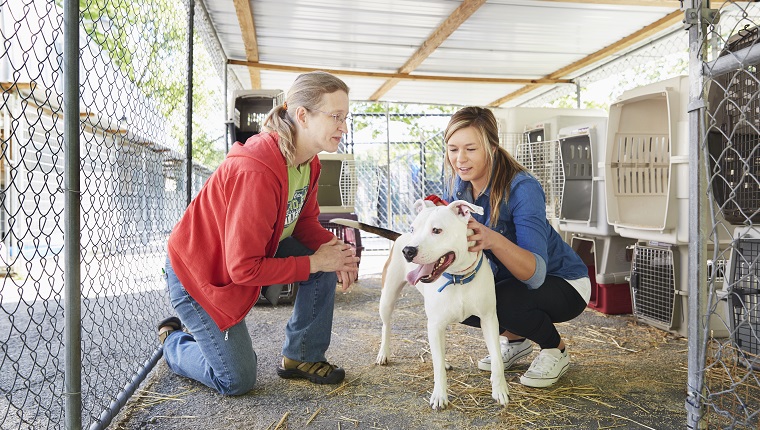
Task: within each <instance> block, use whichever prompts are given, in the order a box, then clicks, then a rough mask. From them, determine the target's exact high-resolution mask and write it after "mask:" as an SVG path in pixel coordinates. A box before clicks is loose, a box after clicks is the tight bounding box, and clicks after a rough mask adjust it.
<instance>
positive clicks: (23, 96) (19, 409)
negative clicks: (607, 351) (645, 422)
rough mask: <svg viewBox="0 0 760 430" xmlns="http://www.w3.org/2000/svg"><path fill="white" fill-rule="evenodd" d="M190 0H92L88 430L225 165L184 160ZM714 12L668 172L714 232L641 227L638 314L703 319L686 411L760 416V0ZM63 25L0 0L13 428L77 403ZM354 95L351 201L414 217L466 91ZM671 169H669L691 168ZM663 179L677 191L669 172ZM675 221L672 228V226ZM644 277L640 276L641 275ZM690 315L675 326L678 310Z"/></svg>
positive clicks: (0, 405) (7, 368) (134, 369)
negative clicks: (177, 235) (667, 234)
mask: <svg viewBox="0 0 760 430" xmlns="http://www.w3.org/2000/svg"><path fill="white" fill-rule="evenodd" d="M186 9H187V5H185V4H183V3H181V2H177V1H158V2H156V1H153V2H149V3H135V2H127V1H119V0H114V1H109V0H85V1H83V2H80V12H81V15H80V16H81V21H80V23H79V27H80V43H79V57H80V58H79V62H80V82H79V92H80V96H81V105H80V111H79V112H78V116H79V118H78V119H79V121H78V124H79V135H80V139H81V150H80V158H79V165H80V172H81V173H80V177H81V195H80V199H81V217H80V222H81V232H80V240H81V249H80V252H81V257H80V262H79V263H80V266H81V303H82V314H81V318H79V320H80V321H81V324H82V339H81V348H82V351H83V353H82V363H81V366H80V371H81V374H82V392H81V398H82V422H83V424H84V426H88V427H89V428H92V429H97V428H103V427H104V426H106V425H108V423H109V422H110V419H111V418H112V416H113V415H114V414H115V413H116V412H117V411H118V409H119V408H120V407H121V405H123V404H124V402H125V401H126V398H125V395H124V394H123V393H124V392H125V391H129V387H132V389H134V385H135V384H136V383H139V379H140V378H141V377H142V376H144V374H145V373H146V372H147V371H148V370H149V369H150V368H151V367H152V365H153V364H154V363H155V361H156V360H157V358H158V356H159V354H160V351H159V350H157V349H156V338H155V323H156V321H157V320H159V319H161V318H163V317H165V316H166V315H167V314H169V313H170V312H171V309H170V306H169V304H168V301H167V299H166V297H165V293H164V288H165V286H164V280H163V277H162V272H161V269H162V266H163V261H164V258H165V243H166V239H167V236H168V234H169V232H170V231H171V228H172V227H173V225H174V223H175V222H176V220H177V219H178V218H179V216H180V215H181V214H182V211H183V210H184V207H185V204H186V191H185V190H186V186H187V184H188V183H189V184H191V187H192V190H193V192H196V191H197V190H198V189H199V188H200V186H201V185H202V183H203V182H204V181H205V179H206V178H207V177H208V176H209V175H210V174H211V171H210V170H209V169H208V168H205V167H203V166H202V165H194V166H192V168H191V169H190V170H191V172H192V177H190V178H188V177H187V172H188V169H187V164H186V157H185V155H184V150H183V149H184V139H185V129H184V127H185V122H186V118H185V110H184V109H183V108H184V103H185V100H186V98H185V97H186V94H185V92H184V91H185V87H186V86H187V77H186V76H185V74H184V72H183V70H184V69H185V68H184V67H179V65H183V64H185V63H186V61H187V60H186V57H187V46H188V40H187V32H188V22H187V19H188V18H187V16H188V13H187V10H186ZM718 11H719V12H720V15H719V19H716V18H715V17H714V16H712V15H710V14H704V16H705V18H704V19H702V21H701V22H702V23H705V26H704V28H703V31H702V33H701V37H702V38H701V41H700V44H699V46H698V49H699V55H700V56H701V57H699V61H703V62H704V63H703V64H700V66H701V68H702V71H703V74H702V78H703V80H704V86H703V87H702V89H703V101H704V102H705V103H704V104H705V106H706V107H705V108H704V109H702V110H700V111H699V112H702V114H703V115H702V116H703V117H702V120H701V121H700V122H699V124H701V125H700V127H701V128H700V130H699V132H698V133H697V134H696V135H698V137H699V139H698V140H699V142H698V145H699V148H700V149H701V151H700V154H701V156H702V159H701V160H700V162H701V163H703V165H704V169H703V173H704V175H705V178H703V181H702V182H699V181H695V182H687V181H685V180H681V181H680V182H678V185H677V186H676V185H674V186H673V188H674V191H676V189H677V192H678V193H680V194H678V196H675V194H674V197H673V198H672V199H673V200H668V201H669V202H674V201H681V200H683V199H684V195H685V194H684V193H688V192H690V191H693V190H697V191H699V190H704V192H698V193H697V195H698V200H699V203H700V204H701V205H702V206H703V207H705V208H707V209H706V215H705V221H704V226H705V228H704V230H705V231H707V232H708V233H707V234H706V237H705V238H696V239H695V238H691V239H692V240H688V238H687V240H686V241H685V242H683V241H682V242H679V241H678V238H679V237H680V236H679V235H678V234H677V232H674V233H673V236H672V237H671V238H673V239H674V240H673V242H675V243H671V244H670V245H671V246H669V247H668V246H663V243H658V242H657V241H656V240H655V241H653V240H650V239H651V237H645V236H647V235H646V234H645V235H642V237H637V239H641V243H640V244H637V248H636V249H634V250H633V252H632V256H633V258H634V259H635V260H636V261H635V262H634V265H635V267H636V268H640V272H641V273H640V274H641V275H645V276H647V277H649V278H651V279H657V280H658V282H660V283H661V285H660V286H659V287H657V286H648V288H649V287H652V288H661V289H660V290H646V294H645V293H644V290H634V289H632V291H634V313H635V314H636V317H637V318H638V319H640V320H641V321H643V322H646V323H652V324H653V325H655V326H658V324H657V322H653V320H654V319H656V318H649V319H647V318H648V316H649V317H651V315H647V313H646V311H645V310H644V309H646V307H644V306H643V305H649V304H653V305H656V306H660V307H658V308H657V309H658V312H659V311H664V312H663V317H662V318H661V319H662V320H667V321H659V320H658V321H659V322H660V323H662V325H660V327H661V328H663V329H664V330H670V331H673V332H675V333H678V334H681V335H691V334H693V333H696V332H697V331H698V330H702V329H703V334H704V335H703V336H694V338H691V337H690V339H689V346H690V351H691V352H690V353H689V354H690V357H694V360H690V365H689V370H688V378H689V386H688V390H689V393H688V396H689V398H688V399H687V402H688V403H687V410H688V411H689V413H690V414H691V415H692V418H696V419H697V421H698V422H699V424H698V426H702V427H705V426H706V427H709V428H757V426H758V425H759V424H760V423H759V421H760V420H759V419H758V413H759V412H760V378H758V376H760V375H758V373H757V370H758V369H760V359H758V354H760V327H759V325H760V309H758V305H759V304H760V303H759V302H760V299H759V296H758V295H760V285H758V281H757V278H758V274H759V273H760V271H758V269H757V267H758V266H757V265H756V262H757V260H758V258H760V230H758V229H757V227H756V226H754V221H756V220H758V219H760V218H758V213H759V212H760V181H758V173H760V168H758V166H759V165H760V161H758V160H760V159H759V158H758V155H757V148H758V143H760V138H759V136H760V104H759V103H758V102H757V100H758V97H760V95H759V94H758V93H759V92H758V89H760V76H759V75H758V72H757V65H758V64H759V63H760V47H757V46H756V45H757V39H758V31H757V23H758V18H760V8H759V7H758V6H757V5H756V4H754V3H724V4H722V5H721V6H720V8H719V9H718ZM62 22H63V18H62V9H61V4H60V3H55V2H48V1H46V0H0V39H2V40H3V41H4V42H5V43H4V46H5V47H6V49H5V50H4V51H0V91H1V92H0V94H1V95H2V97H1V98H0V148H1V149H2V152H0V269H2V273H3V278H2V285H1V286H0V392H2V396H1V397H0V420H1V423H0V428H2V429H22V428H23V429H26V428H35V429H36V428H56V429H57V428H62V427H64V422H65V420H66V417H65V416H64V415H65V413H64V410H65V403H66V395H67V394H65V387H64V375H65V373H66V370H67V369H66V368H65V365H66V364H67V363H65V347H66V345H64V327H65V324H66V321H67V319H66V318H67V316H68V315H66V310H65V309H64V302H65V300H64V295H65V292H64V275H65V274H66V273H67V270H68V269H69V268H67V267H65V265H64V258H63V249H64V243H65V242H64V240H65V237H64V227H63V224H64V219H63V218H64V173H65V169H64V164H63V162H64V149H65V148H64V142H63V129H64V123H65V121H66V119H67V118H66V115H65V113H64V109H63V83H62V76H63V73H62V72H63V70H62V67H63V66H62V64H63V34H62V31H61V29H62V27H63V24H62ZM195 25H197V27H198V28H200V29H201V31H199V40H202V42H203V45H200V43H197V44H196V46H208V47H210V48H209V49H210V55H211V58H212V61H210V62H209V64H213V66H214V67H217V68H218V70H217V71H218V73H219V75H224V70H223V67H224V64H225V63H226V59H225V58H224V56H223V54H222V51H221V49H220V48H219V44H218V41H216V40H214V39H213V38H211V37H209V34H210V32H209V31H203V30H202V29H203V28H204V26H205V27H208V26H209V23H208V16H207V14H206V13H205V10H204V9H203V7H202V6H196V11H195ZM689 35H690V33H689V32H686V31H683V30H680V29H679V30H678V31H675V32H673V33H671V34H669V35H666V36H664V37H662V38H660V39H658V40H656V41H653V42H651V43H648V44H646V45H643V46H640V47H638V48H637V49H636V50H635V51H634V52H632V53H630V54H626V55H625V56H621V57H620V58H619V59H617V60H615V61H613V62H610V63H608V64H607V65H605V66H603V67H600V68H598V69H594V70H588V71H584V72H582V74H580V75H579V76H577V77H576V78H575V80H576V82H577V83H578V85H579V86H580V105H581V107H586V108H588V107H604V108H610V109H612V108H611V107H610V94H612V96H613V98H614V97H617V96H619V95H622V94H623V91H626V90H630V89H634V88H639V87H642V86H646V85H649V84H651V83H653V82H661V81H663V80H664V79H667V78H672V77H674V76H678V75H682V74H685V73H688V72H689V71H690V70H689V64H690V54H692V58H696V57H694V54H695V53H694V52H690V50H689V46H690V44H689V37H690V36H689ZM692 46H694V45H692ZM694 49H696V48H694ZM166 64H173V65H176V66H177V67H166ZM692 76H694V74H692ZM613 83H614V84H613ZM228 84H229V88H227V91H232V90H234V89H240V87H241V86H240V83H239V82H237V81H235V80H234V79H232V80H230V81H229V82H228ZM576 92H577V87H576V86H570V85H562V86H557V87H554V88H550V89H549V90H548V91H546V92H544V93H543V94H541V95H539V96H538V97H535V98H533V99H532V100H530V101H528V102H526V103H525V104H524V105H523V106H534V107H537V106H541V107H547V106H551V107H575V106H576V105H578V100H577V96H576ZM599 94H603V95H604V96H603V97H602V96H599ZM682 96H683V89H681V94H680V95H679V97H682ZM597 97H599V98H597ZM222 103H223V101H222V100H220V101H219V106H218V108H219V109H220V110H223V106H222ZM699 105H700V104H699V103H693V104H691V106H692V107H691V108H688V109H682V110H681V111H680V115H681V116H680V117H679V118H677V119H676V121H675V122H678V125H677V127H679V130H680V133H684V132H686V131H688V130H689V127H690V126H689V125H688V120H687V119H685V118H686V117H687V115H688V112H689V111H694V109H698V107H699ZM695 106H696V108H695ZM352 110H353V119H352V120H351V123H350V131H349V135H348V136H347V138H346V141H345V144H344V146H343V147H342V149H341V152H348V153H353V154H354V159H355V166H356V174H357V193H356V202H355V204H356V206H355V210H356V214H357V215H358V218H359V219H360V220H361V221H364V222H367V223H371V224H374V225H378V226H381V227H385V228H390V229H393V230H396V231H404V230H407V229H408V227H409V225H410V223H411V220H412V218H413V214H412V213H411V212H410V211H411V208H412V207H413V203H414V201H415V200H416V199H419V198H422V197H424V196H426V195H428V194H439V195H441V194H445V189H446V186H447V184H445V183H444V174H443V166H444V156H445V150H444V144H443V135H442V133H443V130H444V128H445V125H446V123H447V122H448V119H449V117H450V115H451V114H452V113H453V112H454V111H455V110H456V107H450V106H435V107H433V106H423V105H397V104H390V103H387V104H385V105H384V107H383V109H382V112H379V113H378V110H377V108H376V106H374V107H373V106H369V105H368V104H362V103H354V104H352ZM69 118H70V117H69ZM222 126H223V125H222ZM681 138H682V139H683V135H681ZM502 140H503V142H502V144H503V145H504V146H505V147H506V148H507V149H508V150H510V152H512V153H513V154H517V155H518V156H519V157H520V158H521V161H523V160H525V161H523V162H524V163H526V164H527V163H534V164H535V163H536V162H537V160H536V159H535V158H531V157H532V156H531V155H530V153H525V154H521V153H520V150H521V149H526V150H527V149H528V146H522V147H521V146H520V145H521V144H522V143H523V142H522V140H521V138H520V136H519V135H515V134H514V133H505V134H504V135H502ZM674 145H675V143H674ZM687 147H688V148H693V147H696V145H693V146H692V145H687ZM687 152H688V151H687ZM667 157H669V158H668V159H667V162H668V163H669V165H671V166H676V165H677V164H679V163H680V165H681V166H683V165H684V160H685V158H684V157H686V153H678V154H675V153H673V154H668V155H667ZM648 160H649V161H648V162H649V163H650V164H657V163H659V162H660V161H663V160H659V159H658V160H657V162H653V161H655V160H654V159H651V158H650V159H648ZM615 163H617V164H616V166H615V169H617V170H616V171H622V170H625V171H626V172H628V173H629V174H630V172H634V171H635V172H637V173H636V175H638V176H636V175H634V176H630V175H629V176H628V177H629V178H634V177H635V178H645V177H646V178H651V177H650V176H646V175H648V174H649V173H645V171H644V170H635V169H644V168H646V166H644V164H646V163H644V164H642V165H637V164H636V163H634V162H632V161H631V160H627V161H625V162H623V161H621V160H617V161H615ZM626 163H628V164H626ZM663 163H664V161H663ZM555 164H557V165H560V164H561V162H559V161H558V162H557V163H555ZM536 165H537V166H539V167H541V166H544V165H541V164H536ZM657 168H658V169H661V170H658V172H664V171H665V170H664V168H661V167H657ZM675 168H676V170H674V171H673V172H672V173H668V175H670V176H667V177H666V179H667V180H668V181H670V178H671V177H676V176H678V173H679V172H681V170H677V169H678V167H677V166H676V167H675ZM626 169H628V170H626ZM631 169H633V170H631ZM609 171H611V170H609ZM668 172H671V171H670V170H668ZM658 174H659V173H658ZM660 178H661V179H662V177H660ZM607 180H608V181H609V180H610V177H609V176H608V177H607ZM642 180H643V179H642ZM648 180H649V179H647V181H648ZM552 181H555V182H559V179H556V180H555V179H552ZM697 182H699V183H697ZM649 183H650V182H647V184H649ZM618 185H620V183H618ZM702 185H704V187H702ZM621 189H622V188H621ZM629 191H630V190H629ZM558 193H559V194H560V195H561V194H562V191H558ZM637 193H638V191H637ZM628 194H636V193H632V192H629V193H628ZM639 194H640V193H639ZM655 194H657V196H662V195H665V193H664V190H662V189H657V190H656V193H655ZM553 198H554V197H553ZM679 199H681V200H679ZM666 200H667V199H666ZM555 206H556V205H555ZM675 206H677V205H673V207H675ZM643 207H645V208H647V209H649V208H651V207H653V205H644V206H643ZM683 207H684V206H681V208H682V209H683ZM651 212H652V213H654V212H656V211H654V210H652V211H651ZM678 219H679V220H680V218H678ZM668 222H669V223H670V224H668V226H667V227H668V228H672V229H674V231H676V230H678V226H674V225H673V224H672V220H670V219H669V221H668ZM619 223H620V224H621V225H622V224H624V222H623V221H619ZM372 239H373V238H371V237H367V238H363V243H364V247H365V249H387V246H388V243H387V241H386V242H384V241H383V240H377V241H373V240H372ZM653 242H654V243H653ZM689 242H693V243H696V244H697V245H698V246H700V247H702V248H703V249H704V253H703V254H696V255H704V256H705V259H704V260H705V261H704V262H703V263H700V264H699V266H700V267H703V269H704V270H702V271H701V272H699V273H701V274H702V275H704V276H703V278H706V279H701V280H699V282H698V283H695V284H694V285H689V281H688V280H689V276H688V274H687V273H686V272H688V270H687V268H688V267H689V264H690V263H692V264H693V262H692V261H691V260H692V259H693V257H692V256H691V254H690V253H689V251H688V243H689ZM637 256H638V257H637ZM637 258H638V259H637ZM636 270H639V269H634V272H635V271H636ZM650 273H651V276H649V274H650ZM632 275H636V273H632ZM636 279H637V280H635V281H634V283H637V285H638V282H642V281H641V279H642V278H641V277H639V278H636ZM702 287H704V288H702ZM663 288H664V290H663ZM637 291H638V293H637ZM656 292H659V293H664V294H661V296H663V297H664V298H663V300H662V301H656V302H654V301H653V302H652V303H649V302H648V300H652V299H651V297H654V296H657V294H654V293H656ZM650 293H651V294H650ZM636 294H639V295H638V296H637V295H636ZM687 296H688V297H689V299H688V300H687V299H686V297H687ZM658 297H659V296H658ZM636 300H638V302H636ZM637 303H638V304H639V305H642V307H637V306H636V305H637ZM663 303H664V305H663ZM662 306H664V307H662ZM688 313H691V318H689V319H687V314H688ZM658 315H659V314H658ZM676 317H678V318H680V323H679V324H680V325H674V321H675V320H676V319H677V318H676ZM692 320H693V321H700V325H699V329H698V330H691V331H690V330H687V328H688V326H689V324H687V323H686V322H687V321H692ZM125 387H126V388H125ZM126 396H127V397H128V394H127V395H126ZM690 426H691V424H690ZM691 427H694V428H696V427H697V425H694V426H691Z"/></svg>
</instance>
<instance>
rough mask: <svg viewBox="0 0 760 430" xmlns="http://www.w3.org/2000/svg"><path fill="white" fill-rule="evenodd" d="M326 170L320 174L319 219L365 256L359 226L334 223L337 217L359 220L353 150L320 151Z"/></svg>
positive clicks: (323, 168)
mask: <svg viewBox="0 0 760 430" xmlns="http://www.w3.org/2000/svg"><path fill="white" fill-rule="evenodd" d="M319 161H320V163H322V172H321V174H320V176H319V189H318V193H317V202H318V203H319V212H320V216H319V222H320V223H321V224H322V226H323V227H324V228H326V229H328V230H330V231H331V232H333V233H334V234H335V235H336V236H337V237H338V239H341V240H342V241H344V242H346V243H348V244H350V245H351V246H353V247H354V249H355V250H356V256H357V257H360V258H361V252H362V249H363V248H362V244H361V235H360V234H359V230H357V229H354V228H350V227H345V226H341V225H337V224H334V223H331V222H330V220H331V219H333V218H346V219H352V220H358V218H357V216H356V213H355V211H356V210H355V201H356V189H357V186H358V183H357V179H356V162H355V160H354V155H353V154H330V153H321V154H319Z"/></svg>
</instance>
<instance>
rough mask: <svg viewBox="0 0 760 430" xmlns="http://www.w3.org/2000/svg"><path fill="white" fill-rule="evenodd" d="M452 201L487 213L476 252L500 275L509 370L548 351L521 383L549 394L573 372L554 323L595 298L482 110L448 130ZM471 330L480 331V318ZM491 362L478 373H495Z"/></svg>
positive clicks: (529, 179)
mask: <svg viewBox="0 0 760 430" xmlns="http://www.w3.org/2000/svg"><path fill="white" fill-rule="evenodd" d="M444 140H445V142H446V153H447V157H446V161H447V162H446V163H445V164H446V166H447V169H446V170H447V173H449V174H450V176H451V184H450V185H451V186H450V191H451V192H450V194H449V195H448V196H447V197H448V199H449V201H453V200H466V201H468V202H471V203H474V204H476V205H478V206H481V207H483V211H484V213H483V215H477V214H473V219H471V220H470V224H469V227H470V228H471V229H472V230H473V235H472V236H470V237H469V238H470V240H472V241H474V242H475V245H474V246H473V247H472V248H470V251H479V250H484V252H485V253H486V255H487V256H488V258H489V260H490V261H491V266H492V267H493V269H494V278H495V281H496V307H497V314H498V318H499V326H500V330H501V331H502V333H501V351H502V358H503V359H504V369H505V370H506V369H508V368H509V367H510V366H512V365H513V364H514V363H515V362H516V361H517V360H518V359H520V358H522V357H525V356H528V355H529V354H530V353H531V352H532V350H533V342H535V343H537V344H538V346H539V347H540V348H541V350H540V352H539V353H538V355H537V356H536V357H535V359H534V360H533V362H532V364H531V365H530V368H529V369H528V370H527V371H526V372H525V374H524V375H523V376H521V377H520V382H521V383H522V384H523V385H526V386H530V387H548V386H550V385H552V384H554V383H555V382H557V380H558V379H559V378H560V377H561V376H562V375H563V374H564V373H565V372H566V371H567V368H568V366H569V363H570V361H569V358H568V354H567V350H566V348H565V343H564V342H563V341H562V338H561V337H560V335H559V333H558V332H557V329H556V328H555V326H554V323H558V322H563V321H569V320H571V319H573V318H575V317H577V316H578V315H580V314H581V312H583V310H584V309H585V308H586V305H587V304H588V301H589V298H590V296H591V283H590V281H589V278H588V269H587V268H586V265H585V264H584V263H583V261H581V259H580V257H579V256H578V255H577V254H576V253H575V251H573V249H572V248H570V246H569V245H568V244H567V243H565V242H564V241H563V240H562V238H561V237H560V236H559V234H558V233H557V232H556V231H555V230H554V229H553V228H552V227H551V225H550V224H549V221H548V220H547V219H546V203H545V197H544V191H543V190H542V189H541V185H540V184H539V183H538V181H537V180H536V179H535V178H534V177H533V176H531V175H530V174H529V173H528V172H527V171H526V170H525V168H524V167H523V166H521V165H520V164H519V163H518V162H517V161H516V160H515V159H514V158H513V157H512V156H511V155H509V153H508V152H507V151H506V150H504V148H502V147H500V146H499V135H498V125H497V122H496V118H495V117H494V115H493V113H492V112H491V111H490V110H488V109H483V108H479V107H465V108H463V109H461V110H459V111H458V112H456V113H455V114H454V115H453V116H452V117H451V120H450V121H449V124H448V126H447V127H446V133H445V137H444ZM463 323H464V324H467V325H471V326H476V327H479V326H480V320H479V319H478V318H477V317H474V316H472V317H470V318H468V319H467V320H465V321H463ZM490 366H491V358H490V356H488V357H485V358H483V359H481V360H480V361H479V362H478V367H479V368H480V369H482V370H490V369H491V367H490Z"/></svg>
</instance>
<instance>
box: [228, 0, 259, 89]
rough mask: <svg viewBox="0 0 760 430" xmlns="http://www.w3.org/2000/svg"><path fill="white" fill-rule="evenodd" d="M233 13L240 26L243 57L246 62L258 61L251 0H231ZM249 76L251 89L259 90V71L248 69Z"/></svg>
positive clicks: (257, 45)
mask: <svg viewBox="0 0 760 430" xmlns="http://www.w3.org/2000/svg"><path fill="white" fill-rule="evenodd" d="M233 3H234V4H235V13H236V14H237V17H238V23H239V24H240V32H241V33H242V34H243V45H244V46H245V57H246V60H248V61H253V62H257V61H259V42H258V41H257V40H256V25H255V24H254V19H253V6H251V0H233ZM248 73H250V75H251V88H253V89H260V88H261V73H260V72H259V69H248Z"/></svg>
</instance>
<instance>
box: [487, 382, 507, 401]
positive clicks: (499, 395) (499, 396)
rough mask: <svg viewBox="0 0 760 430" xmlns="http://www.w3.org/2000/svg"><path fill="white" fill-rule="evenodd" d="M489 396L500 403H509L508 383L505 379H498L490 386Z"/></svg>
mask: <svg viewBox="0 0 760 430" xmlns="http://www.w3.org/2000/svg"><path fill="white" fill-rule="evenodd" d="M491 388H492V391H491V397H493V399H494V400H496V401H497V402H499V404H500V405H506V404H507V403H509V385H507V382H506V381H498V382H496V383H494V384H493V385H492V386H491Z"/></svg>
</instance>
